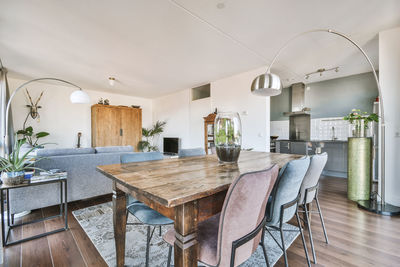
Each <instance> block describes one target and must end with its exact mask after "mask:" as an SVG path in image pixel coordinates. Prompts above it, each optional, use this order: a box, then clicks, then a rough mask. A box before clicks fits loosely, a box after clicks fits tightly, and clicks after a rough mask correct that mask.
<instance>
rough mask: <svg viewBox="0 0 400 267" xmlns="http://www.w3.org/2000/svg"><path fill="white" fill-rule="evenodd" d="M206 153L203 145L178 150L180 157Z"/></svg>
mask: <svg viewBox="0 0 400 267" xmlns="http://www.w3.org/2000/svg"><path fill="white" fill-rule="evenodd" d="M205 154H206V151H205V150H204V148H201V147H198V148H186V149H179V151H178V156H179V157H180V158H186V157H196V156H204V155H205Z"/></svg>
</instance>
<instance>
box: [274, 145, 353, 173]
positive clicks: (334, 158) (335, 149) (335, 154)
mask: <svg viewBox="0 0 400 267" xmlns="http://www.w3.org/2000/svg"><path fill="white" fill-rule="evenodd" d="M275 144H276V152H278V153H287V154H300V155H310V156H311V155H314V154H315V153H324V152H326V153H328V161H327V163H326V165H325V168H324V172H323V174H324V175H329V176H337V177H343V178H346V177H347V140H284V139H280V140H275Z"/></svg>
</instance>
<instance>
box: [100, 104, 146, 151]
mask: <svg viewBox="0 0 400 267" xmlns="http://www.w3.org/2000/svg"><path fill="white" fill-rule="evenodd" d="M140 140H142V109H140V108H131V107H126V106H111V105H100V104H96V105H93V106H92V147H96V146H126V145H131V146H133V147H134V149H135V151H138V150H137V145H138V142H139V141H140Z"/></svg>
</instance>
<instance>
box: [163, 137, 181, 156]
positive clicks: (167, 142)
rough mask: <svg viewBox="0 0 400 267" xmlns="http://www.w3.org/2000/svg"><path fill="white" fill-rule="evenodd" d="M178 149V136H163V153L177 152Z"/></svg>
mask: <svg viewBox="0 0 400 267" xmlns="http://www.w3.org/2000/svg"><path fill="white" fill-rule="evenodd" d="M178 151H179V138H175V137H164V146H163V152H164V153H165V154H178Z"/></svg>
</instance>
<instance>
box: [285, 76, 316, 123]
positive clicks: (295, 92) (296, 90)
mask: <svg viewBox="0 0 400 267" xmlns="http://www.w3.org/2000/svg"><path fill="white" fill-rule="evenodd" d="M305 88H306V86H305V84H304V83H295V84H292V86H291V89H290V90H291V92H290V95H291V106H292V110H291V111H289V112H283V115H285V116H296V115H304V114H310V113H309V111H310V110H311V109H310V108H307V107H305Z"/></svg>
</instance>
